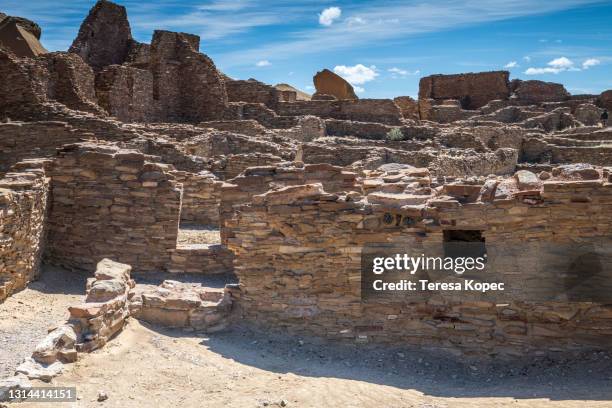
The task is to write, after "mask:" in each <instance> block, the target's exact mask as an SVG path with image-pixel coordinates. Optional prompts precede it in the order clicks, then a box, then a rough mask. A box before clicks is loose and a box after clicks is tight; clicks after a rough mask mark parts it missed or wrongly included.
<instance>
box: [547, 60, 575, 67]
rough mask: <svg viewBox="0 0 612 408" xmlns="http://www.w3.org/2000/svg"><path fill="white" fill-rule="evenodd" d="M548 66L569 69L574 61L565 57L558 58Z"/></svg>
mask: <svg viewBox="0 0 612 408" xmlns="http://www.w3.org/2000/svg"><path fill="white" fill-rule="evenodd" d="M548 65H549V66H551V67H553V68H559V69H569V68H571V67H573V66H574V61H572V60H571V59H569V58H567V57H559V58H555V59H554V60H552V61H549V62H548Z"/></svg>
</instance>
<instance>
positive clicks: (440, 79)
mask: <svg viewBox="0 0 612 408" xmlns="http://www.w3.org/2000/svg"><path fill="white" fill-rule="evenodd" d="M509 76H510V73H509V72H508V71H492V72H477V73H467V74H456V75H431V76H427V77H423V78H421V80H420V81H419V100H427V99H433V100H434V101H436V102H442V101H444V100H445V99H456V100H459V101H460V102H461V106H462V107H463V108H464V109H478V108H480V107H482V106H484V105H486V104H487V103H489V102H490V101H492V100H495V99H507V98H508V97H509V96H510V88H509V82H508V78H509ZM421 119H423V115H421Z"/></svg>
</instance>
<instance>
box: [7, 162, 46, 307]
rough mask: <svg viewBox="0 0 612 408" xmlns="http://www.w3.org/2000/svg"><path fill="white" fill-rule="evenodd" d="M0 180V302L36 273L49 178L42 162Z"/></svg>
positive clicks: (22, 286) (20, 168)
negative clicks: (0, 238)
mask: <svg viewBox="0 0 612 408" xmlns="http://www.w3.org/2000/svg"><path fill="white" fill-rule="evenodd" d="M17 167H18V169H15V172H12V173H8V174H6V176H5V177H4V178H2V179H0V237H2V240H1V241H0V302H2V301H3V300H4V299H5V298H7V297H8V296H10V295H11V294H12V293H13V292H16V291H18V290H21V289H23V288H25V286H26V285H27V284H28V283H29V282H30V281H32V280H34V279H36V278H37V277H38V274H39V273H40V260H41V254H42V251H43V248H44V242H45V216H46V213H47V196H48V190H49V180H48V178H47V177H46V176H45V171H44V168H43V167H44V165H43V162H42V161H30V162H24V163H21V164H20V165H19V166H17Z"/></svg>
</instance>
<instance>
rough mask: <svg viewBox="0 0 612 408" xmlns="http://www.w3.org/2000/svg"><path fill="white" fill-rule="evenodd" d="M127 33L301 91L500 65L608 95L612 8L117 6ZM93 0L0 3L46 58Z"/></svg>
mask: <svg viewBox="0 0 612 408" xmlns="http://www.w3.org/2000/svg"><path fill="white" fill-rule="evenodd" d="M117 3H119V4H122V5H124V6H126V7H127V9H128V17H129V20H130V23H131V26H132V31H133V35H134V37H135V38H136V39H137V40H139V41H142V42H147V43H148V42H150V39H151V34H152V31H153V30H154V29H157V28H159V29H167V30H174V31H184V32H190V33H194V34H198V35H200V36H201V37H202V42H201V49H200V50H201V51H202V52H204V53H206V54H208V55H209V56H211V57H212V58H213V60H214V61H215V63H216V64H217V66H218V67H219V68H220V69H221V70H222V71H223V72H225V73H226V74H228V75H230V76H231V77H234V78H239V79H247V78H256V79H259V80H261V81H264V82H267V83H271V84H274V83H278V82H287V83H290V84H292V85H294V86H296V87H298V88H301V89H303V90H305V91H307V92H311V91H312V76H313V74H314V73H315V72H316V71H318V70H320V69H322V68H329V69H332V70H335V71H336V72H337V73H339V74H340V75H342V76H344V77H345V78H347V80H349V82H352V83H353V86H354V87H355V88H356V90H357V91H358V94H359V96H360V97H362V98H389V97H394V96H399V95H411V96H416V95H417V93H418V81H419V78H420V77H422V76H425V75H430V74H434V73H458V72H476V71H489V70H497V69H508V70H509V71H510V72H511V78H521V79H540V80H545V81H553V82H560V83H563V84H564V85H565V86H566V88H568V90H569V91H570V92H572V93H575V94H577V93H599V92H601V91H603V90H605V89H612V69H611V68H612V24H611V23H610V22H611V21H612V1H597V0H539V1H534V0H514V1H513V0H467V1H456V0H438V1H423V0H419V1H412V0H404V1H393V0H391V1H389V0H386V1H383V0H374V1H344V0H343V1H327V0H310V1H305V0H267V1H251V0H161V1H143V0H123V1H117ZM93 4H94V2H93V1H91V2H90V1H81V0H63V1H62V2H61V4H59V3H58V2H56V1H48V0H25V1H24V0H0V11H3V12H4V13H6V14H10V15H19V16H23V17H27V18H31V19H32V20H34V21H36V22H38V23H39V24H40V25H41V26H42V27H43V37H42V41H43V44H44V45H45V46H46V47H47V48H48V49H49V50H66V49H67V48H68V47H69V45H70V44H71V42H72V39H73V38H74V37H75V36H76V33H77V31H78V28H79V25H80V23H81V21H82V19H83V18H84V17H85V16H86V14H87V12H88V10H89V8H90V7H92V6H93Z"/></svg>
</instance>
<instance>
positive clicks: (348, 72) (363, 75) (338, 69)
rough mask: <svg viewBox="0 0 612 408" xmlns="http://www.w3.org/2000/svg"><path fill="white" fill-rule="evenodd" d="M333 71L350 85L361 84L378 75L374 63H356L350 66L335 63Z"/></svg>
mask: <svg viewBox="0 0 612 408" xmlns="http://www.w3.org/2000/svg"><path fill="white" fill-rule="evenodd" d="M334 72H335V73H336V74H338V75H340V76H341V77H342V78H344V79H346V80H347V81H348V82H350V83H351V85H362V84H365V83H366V82H369V81H372V80H373V79H374V78H376V77H377V76H378V72H377V70H376V66H375V65H370V66H369V67H366V66H365V65H363V64H357V65H354V66H352V67H349V66H346V65H336V66H335V67H334Z"/></svg>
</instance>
